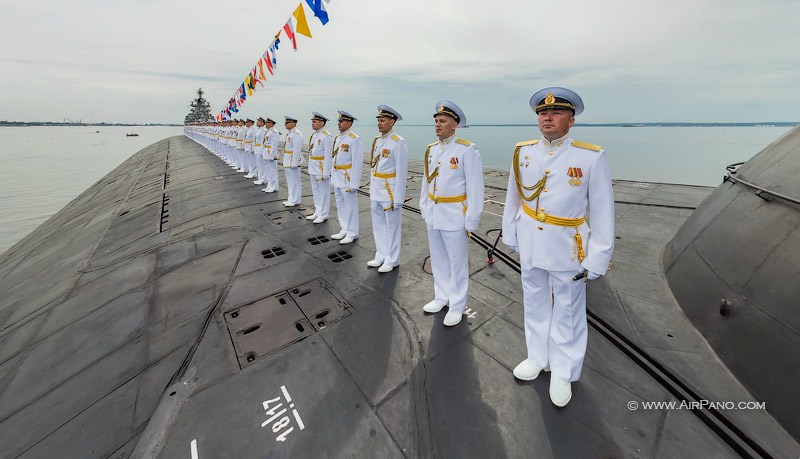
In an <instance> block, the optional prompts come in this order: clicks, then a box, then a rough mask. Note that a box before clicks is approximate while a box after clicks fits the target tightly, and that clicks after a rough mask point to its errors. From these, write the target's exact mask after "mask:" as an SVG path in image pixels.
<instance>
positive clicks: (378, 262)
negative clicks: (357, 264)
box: [367, 260, 383, 268]
mask: <svg viewBox="0 0 800 459" xmlns="http://www.w3.org/2000/svg"><path fill="white" fill-rule="evenodd" d="M367 266H369V267H370V268H377V267H379V266H383V260H371V261H368V262H367Z"/></svg>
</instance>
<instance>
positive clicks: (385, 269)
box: [378, 263, 394, 273]
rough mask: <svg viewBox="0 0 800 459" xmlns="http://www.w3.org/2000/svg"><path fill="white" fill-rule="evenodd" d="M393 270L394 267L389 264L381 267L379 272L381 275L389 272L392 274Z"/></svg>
mask: <svg viewBox="0 0 800 459" xmlns="http://www.w3.org/2000/svg"><path fill="white" fill-rule="evenodd" d="M393 269H394V266H392V265H390V264H389V263H384V264H382V265H381V267H380V268H378V272H379V273H389V272H392V270H393Z"/></svg>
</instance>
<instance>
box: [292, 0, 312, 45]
mask: <svg viewBox="0 0 800 459" xmlns="http://www.w3.org/2000/svg"><path fill="white" fill-rule="evenodd" d="M292 16H294V19H295V20H296V21H297V25H296V26H295V28H294V31H295V33H299V34H300V35H305V36H306V37H308V38H311V29H309V28H308V21H306V12H305V10H303V4H302V3H300V4H299V5H297V9H296V10H294V13H292Z"/></svg>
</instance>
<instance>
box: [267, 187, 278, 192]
mask: <svg viewBox="0 0 800 459" xmlns="http://www.w3.org/2000/svg"><path fill="white" fill-rule="evenodd" d="M276 191H278V189H277V188H273V189H271V190H269V191H267V193H275V192H276Z"/></svg>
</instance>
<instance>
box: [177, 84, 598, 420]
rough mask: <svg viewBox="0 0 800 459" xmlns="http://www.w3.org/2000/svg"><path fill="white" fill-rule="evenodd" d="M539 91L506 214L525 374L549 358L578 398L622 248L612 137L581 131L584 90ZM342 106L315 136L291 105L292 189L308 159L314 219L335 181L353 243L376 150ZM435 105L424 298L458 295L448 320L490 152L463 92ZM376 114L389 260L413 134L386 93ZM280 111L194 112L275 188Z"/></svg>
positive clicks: (213, 140) (426, 194)
mask: <svg viewBox="0 0 800 459" xmlns="http://www.w3.org/2000/svg"><path fill="white" fill-rule="evenodd" d="M529 103H530V106H531V108H532V109H533V110H534V112H535V113H536V115H537V119H538V125H539V130H540V131H541V134H542V135H541V137H540V138H538V139H534V140H528V141H523V142H519V143H517V145H516V148H515V150H514V153H513V158H512V164H511V169H510V173H509V180H508V187H507V192H506V201H505V207H504V213H503V223H502V239H503V242H504V243H505V244H506V245H508V246H509V247H510V248H511V249H512V250H514V251H515V252H518V253H519V257H520V264H521V268H522V274H521V279H522V287H523V304H524V317H525V319H524V321H525V323H524V329H525V341H526V346H527V358H526V359H524V360H523V361H522V362H520V364H519V365H517V366H516V368H514V371H513V374H514V376H515V377H516V378H517V379H520V380H533V379H535V378H536V377H537V376H538V375H539V374H540V372H541V371H550V372H551V378H550V398H551V400H552V402H553V403H554V404H555V405H557V406H565V405H566V404H567V403H569V401H570V399H571V398H572V391H571V383H572V382H574V381H577V380H578V379H579V378H580V374H581V369H582V367H583V360H584V356H585V354H586V346H587V338H588V326H587V321H586V280H594V279H597V278H599V277H601V276H602V275H604V274H605V273H606V271H607V270H608V268H609V266H610V262H611V255H612V253H613V249H614V197H613V190H612V183H611V173H610V170H609V167H608V163H607V161H606V157H605V152H604V151H603V149H602V148H601V147H598V146H595V145H591V144H587V143H584V142H580V141H577V140H573V139H571V138H570V137H569V130H570V128H571V127H572V126H573V124H574V121H575V116H576V115H578V114H580V113H581V112H582V111H583V108H584V106H583V101H582V100H581V98H580V97H579V96H578V95H577V94H576V93H575V92H573V91H570V90H569V89H566V88H561V87H548V88H543V89H541V90H539V91H537V92H536V93H535V94H533V96H532V97H531V98H530V102H529ZM338 113H339V118H338V131H339V133H338V134H337V135H333V134H331V133H330V132H329V131H327V130H326V129H325V126H326V124H327V122H328V121H329V120H328V119H327V118H326V117H325V116H323V115H322V114H320V113H317V112H314V113H313V116H312V118H311V123H312V127H313V129H314V132H313V133H312V134H311V136H310V137H309V140H308V143H307V144H306V143H305V139H304V136H303V134H302V133H301V132H300V131H299V130H298V129H297V119H296V118H294V117H292V116H285V117H284V118H285V120H284V124H285V127H286V129H287V130H288V132H287V134H286V141H285V146H284V152H283V156H282V161H283V168H284V173H285V176H286V187H287V189H288V197H287V200H286V201H284V202H283V205H284V206H286V207H294V206H297V205H299V204H300V197H301V174H300V168H301V167H303V166H304V165H306V167H307V172H308V176H309V182H310V184H311V190H312V194H313V199H314V213H313V214H312V215H309V216H308V217H307V218H308V219H309V220H312V221H313V223H322V222H324V221H326V220H327V219H328V214H329V209H330V192H331V188H333V192H334V196H335V199H336V209H337V213H338V220H339V225H340V228H341V229H340V231H339V232H338V233H336V234H334V235H332V236H331V238H332V239H336V240H339V242H340V244H349V243H352V242H353V241H355V240H356V239H358V236H359V222H358V199H357V196H358V194H357V190H358V189H359V187H360V183H359V180H360V178H361V173H362V167H363V165H364V164H365V162H364V159H365V154H364V151H363V147H364V145H363V142H362V139H361V137H360V136H358V135H357V134H356V133H354V132H353V131H352V129H351V128H352V125H353V122H354V121H356V118H355V117H354V116H353V115H351V114H349V113H348V112H346V111H344V110H339V112H338ZM433 117H434V123H435V124H434V126H435V133H436V136H437V137H438V140H437V141H436V142H433V143H431V144H430V145H428V146H427V148H426V150H425V159H424V161H425V162H424V169H425V172H424V177H423V180H422V186H421V191H420V197H419V201H420V211H421V213H422V217H423V218H424V220H425V222H426V224H427V232H428V244H429V249H430V255H431V268H432V272H433V280H434V298H433V300H432V301H430V302H429V303H428V304H426V305H424V306H423V307H422V308H423V310H424V311H425V312H428V313H437V312H439V311H441V310H443V309H444V308H445V307H447V308H448V310H447V313H446V315H445V317H444V321H443V322H444V325H446V326H454V325H457V324H458V323H460V322H461V320H462V317H463V314H464V312H465V310H466V305H467V292H468V285H469V264H468V250H467V245H468V240H469V235H470V233H471V232H474V231H477V229H478V225H479V222H480V216H481V213H482V210H483V202H484V182H483V166H482V162H481V157H480V153H479V152H478V148H477V146H476V145H475V144H474V143H473V142H470V141H468V140H464V139H462V138H458V137H457V136H456V135H455V134H456V130H457V128H459V127H465V126H466V124H467V118H466V115H465V114H464V112H463V110H462V109H461V108H460V107H459V106H458V105H456V104H455V103H453V102H451V101H447V100H442V101H439V102H438V103H437V104H436V106H435V110H434V114H433ZM376 120H377V127H378V131H379V134H378V135H377V136H375V137H374V138H373V139H372V142H371V146H370V149H369V162H368V163H366V164H367V165H368V167H370V173H369V176H370V187H369V196H370V213H371V216H372V227H373V235H374V239H375V257H374V259H373V260H371V261H369V262H368V263H367V265H368V266H370V267H375V268H377V269H378V272H380V273H387V272H390V271H392V270H393V269H394V268H395V267H397V266H398V265H399V263H400V243H401V226H402V213H401V212H402V207H403V204H404V202H405V199H406V178H407V174H408V147H407V145H406V141H405V140H404V139H403V138H402V137H401V136H400V135H398V134H397V133H395V132H394V125H395V123H396V122H398V121H400V120H402V116H400V114H399V113H398V112H397V111H396V110H394V109H393V108H391V107H389V106H386V105H380V106H379V107H378V113H377V115H376ZM254 124H255V125H256V126H255V127H254V126H253V125H254ZM275 124H276V123H275V121H274V120H272V119H270V118H259V119H258V120H257V121H256V122H254V121H252V120H249V119H248V120H246V121H238V120H237V121H225V122H221V123H210V124H205V125H194V126H187V135H188V136H189V137H191V138H192V139H194V140H196V141H198V142H199V143H201V144H203V145H204V146H206V147H207V148H208V149H209V150H210V151H212V152H213V153H215V154H216V155H217V156H219V157H220V158H222V159H223V160H224V161H226V162H227V163H228V164H229V165H230V166H231V167H232V168H234V169H236V170H237V172H245V173H246V175H245V176H244V177H245V178H248V179H251V178H255V179H256V180H255V181H254V183H255V184H258V185H264V184H265V185H266V187H265V188H264V189H263V190H262V191H264V192H266V193H274V192H277V191H278V190H279V183H278V168H277V162H278V156H279V155H278V141H279V137H280V134H279V133H278V131H277V130H276V129H275ZM304 146H307V147H308V151H309V157H308V160H307V164H305V163H306V159H305V157H304V156H303V154H302V149H303V147H304ZM590 209H591V223H592V226H591V229H590V228H589V225H588V222H587V220H588V216H587V214H588V212H589V210H590Z"/></svg>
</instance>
